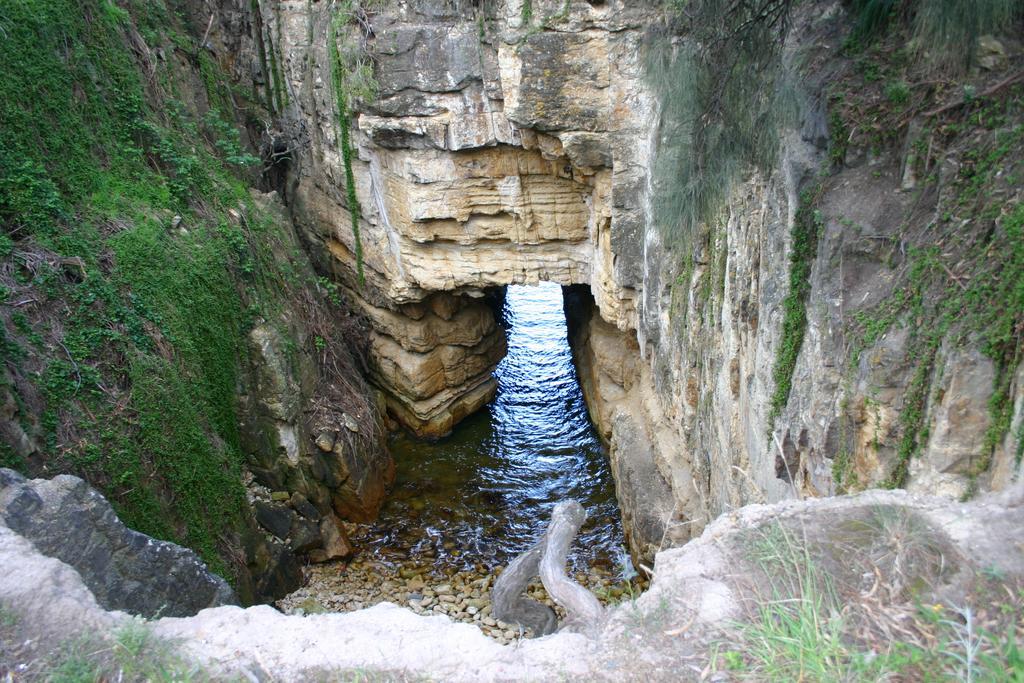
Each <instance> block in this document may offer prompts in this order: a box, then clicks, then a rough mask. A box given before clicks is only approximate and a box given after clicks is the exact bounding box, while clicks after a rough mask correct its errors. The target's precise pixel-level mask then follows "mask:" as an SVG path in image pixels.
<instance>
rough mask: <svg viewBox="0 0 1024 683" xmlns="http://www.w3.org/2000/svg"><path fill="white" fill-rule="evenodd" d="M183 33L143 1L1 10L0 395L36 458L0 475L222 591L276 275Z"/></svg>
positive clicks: (22, 451) (169, 15)
mask: <svg viewBox="0 0 1024 683" xmlns="http://www.w3.org/2000/svg"><path fill="white" fill-rule="evenodd" d="M193 28H194V27H193ZM201 30H202V29H201V28H200V31H201ZM189 35H190V33H189V27H188V20H187V18H186V17H184V16H183V15H179V14H177V13H176V12H174V11H172V9H171V8H170V7H169V6H167V5H165V4H164V3H163V2H159V1H158V2H141V1H140V0H125V1H122V2H116V3H115V2H113V0H74V1H72V0H17V1H16V0H0V36H2V38H3V39H2V40H0V72H2V73H3V78H2V79H0V120H2V122H3V129H2V132H3V135H2V136H0V228H2V229H0V286H2V289H0V323H2V324H0V332H2V335H0V341H2V343H3V348H4V358H3V366H4V367H3V374H2V375H0V382H2V385H0V392H2V394H4V395H7V396H8V397H9V399H10V400H11V401H13V402H14V403H15V404H16V410H15V411H14V415H13V416H12V418H11V422H12V423H13V424H14V425H15V427H11V429H15V428H16V429H18V430H21V431H23V432H24V433H25V434H26V435H27V437H28V439H29V440H30V441H31V443H32V444H34V445H35V446H36V448H32V447H29V446H27V445H26V444H25V443H21V444H20V445H19V444H16V443H9V442H8V443H3V444H2V445H0V449H2V450H0V463H2V464H4V465H12V466H14V467H16V468H18V469H22V470H26V471H28V472H30V473H32V474H37V473H39V474H43V473H50V474H52V473H56V472H64V471H66V472H72V473H75V474H79V475H81V476H83V477H85V478H86V479H87V480H89V481H90V482H91V483H93V484H94V485H96V486H98V487H99V488H100V489H101V490H102V491H103V492H104V494H105V495H107V497H108V498H109V499H110V501H111V502H112V503H113V505H114V506H115V508H116V509H117V511H118V513H119V515H120V516H121V518H122V519H123V521H124V522H125V523H126V524H128V525H129V526H131V527H133V528H135V529H138V530H140V531H142V532H145V533H148V534H151V535H154V536H157V537H160V538H165V539H169V540H174V541H178V542H180V543H183V544H184V545H187V546H190V547H192V548H195V549H196V550H197V551H199V552H200V553H201V554H202V556H203V558H204V559H205V560H206V561H207V562H209V563H210V564H211V566H212V567H213V568H214V569H215V570H216V571H218V572H220V573H224V574H226V575H228V576H232V575H235V574H237V572H238V569H239V567H238V565H237V564H236V562H238V561H241V560H239V559H238V558H239V557H240V556H241V551H240V547H239V544H240V539H239V536H238V532H239V531H240V530H241V529H242V528H243V527H244V524H243V515H244V509H245V503H244V490H243V487H242V483H241V465H242V453H241V450H240V448H241V447H240V443H239V428H238V424H239V419H238V414H237V392H238V389H239V384H240V371H241V369H242V367H243V365H242V364H243V363H244V361H245V358H246V355H247V350H246V348H247V347H246V332H247V330H248V328H249V327H250V326H251V325H252V324H253V322H254V320H256V319H258V317H260V316H261V315H262V314H265V313H267V311H268V310H271V309H274V308H275V307H280V306H282V305H283V303H282V301H281V299H282V297H283V296H284V295H283V293H282V290H283V288H282V287H281V285H280V281H282V280H284V279H286V278H287V277H288V274H287V272H286V269H287V268H288V267H289V266H288V264H286V263H281V264H277V263H274V262H272V260H271V259H270V258H269V256H268V253H267V246H266V245H267V243H269V242H273V241H274V240H275V239H278V240H280V239H282V238H281V237H279V236H276V233H277V232H279V231H280V229H281V228H280V226H278V225H276V224H274V222H273V221H270V220H268V219H267V218H266V216H264V215H263V214H262V213H261V211H260V210H259V209H258V208H257V207H256V206H255V205H254V203H253V201H252V200H251V198H250V195H249V191H248V189H247V183H246V182H245V180H244V178H245V173H246V172H247V171H246V170H245V169H246V167H248V166H251V165H252V164H254V163H255V162H257V161H258V160H257V159H255V158H254V157H252V156H251V155H249V154H247V153H246V152H245V151H244V149H243V147H242V145H241V143H240V139H239V133H238V129H237V128H236V124H235V123H234V122H233V121H232V120H231V119H230V118H226V117H225V115H227V116H228V117H230V116H233V115H234V112H233V111H232V112H221V111H219V110H218V108H217V106H218V104H221V105H222V106H223V105H231V104H232V103H237V102H238V100H239V97H241V96H242V95H240V94H239V93H238V92H236V91H235V90H233V89H232V88H231V87H229V85H227V83H226V81H225V79H224V77H223V76H222V75H221V72H220V70H219V68H218V66H217V65H216V64H215V63H214V62H213V60H212V59H211V58H210V56H209V55H208V54H207V53H206V51H205V50H203V49H202V48H201V47H199V46H198V45H197V43H198V41H197V40H194V39H192V38H190V37H188V36H189ZM158 53H160V54H168V55H174V56H175V57H174V59H162V58H159V57H158V56H157V55H158ZM179 56H180V59H181V61H180V62H179ZM186 103H187V104H186Z"/></svg>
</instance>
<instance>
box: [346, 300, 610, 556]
mask: <svg viewBox="0 0 1024 683" xmlns="http://www.w3.org/2000/svg"><path fill="white" fill-rule="evenodd" d="M503 317H504V320H505V324H506V327H507V329H508V335H509V337H508V341H509V344H508V347H509V348H508V355H507V356H506V357H505V359H504V360H503V361H502V362H501V364H500V365H499V366H498V368H497V370H496V371H495V376H496V377H497V380H498V393H497V397H496V398H495V400H494V401H493V402H492V403H491V404H490V405H489V406H488V407H487V408H485V409H484V410H482V411H480V412H479V413H477V414H476V415H473V416H471V417H469V418H467V419H466V420H465V421H463V422H462V423H460V424H459V425H458V426H457V427H456V429H455V431H454V433H453V434H452V435H451V436H449V437H446V438H444V439H442V440H440V441H437V442H433V443H428V442H423V441H418V440H415V439H412V438H409V437H407V436H404V435H401V436H397V437H395V439H394V440H393V442H392V444H391V450H392V453H393V455H394V457H395V461H396V463H397V466H398V473H397V479H396V482H395V487H394V491H393V493H392V495H391V496H390V498H389V499H388V502H387V503H385V506H384V508H383V510H382V511H381V515H380V518H379V520H378V522H377V523H375V524H374V525H372V527H371V528H369V529H367V530H366V531H367V533H366V534H365V536H363V537H362V538H361V539H359V545H360V546H362V551H363V553H369V554H371V555H373V556H375V557H376V559H378V560H381V561H385V562H392V563H396V562H406V561H408V560H422V561H423V562H424V563H428V564H432V565H433V566H434V568H443V567H451V568H455V569H458V570H468V569H472V568H474V567H475V568H477V569H478V570H480V569H489V568H492V567H494V566H496V565H504V564H507V563H508V562H509V561H510V560H511V559H512V558H513V557H515V556H516V555H517V554H519V553H520V552H522V551H524V550H525V549H526V548H528V547H529V546H530V545H531V544H532V543H533V542H534V541H536V540H537V539H538V538H539V536H540V534H541V533H542V531H543V529H544V526H545V525H546V524H547V521H548V519H549V517H550V512H551V509H552V507H553V506H554V505H555V504H556V503H557V502H559V501H561V500H565V499H568V498H575V499H576V500H578V501H579V502H580V503H582V504H583V506H584V508H585V509H586V511H587V514H588V515H589V519H588V521H587V523H586V524H585V525H584V527H583V529H582V531H581V532H580V536H579V537H578V539H577V541H576V543H575V548H576V550H575V551H574V553H573V555H572V561H573V565H574V566H575V567H576V568H578V569H583V568H585V567H589V566H598V567H603V568H605V569H608V568H611V567H613V566H614V565H615V564H616V563H617V562H618V558H619V557H620V556H621V548H622V544H623V536H622V528H621V523H620V519H619V511H618V506H617V504H616V501H615V490H614V485H613V482H612V477H611V473H610V471H609V466H608V457H607V453H606V451H605V448H604V446H603V445H602V444H601V442H600V440H599V439H598V436H597V434H596V432H595V431H594V428H593V426H592V425H591V423H590V419H589V417H588V415H587V409H586V406H585V405H584V402H583V395H582V392H581V391H580V387H579V383H578V382H577V380H576V370H575V367H574V366H573V362H572V353H571V351H570V349H569V344H568V340H567V338H566V324H565V315H564V313H563V310H562V291H561V287H559V286H558V285H554V284H549V283H546V284H542V285H539V286H533V287H525V286H513V287H509V288H508V292H507V296H506V299H505V307H504V311H503Z"/></svg>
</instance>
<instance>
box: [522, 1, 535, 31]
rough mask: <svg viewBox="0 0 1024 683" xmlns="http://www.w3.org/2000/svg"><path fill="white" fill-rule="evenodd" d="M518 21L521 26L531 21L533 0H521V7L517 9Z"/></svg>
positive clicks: (528, 24) (527, 25) (527, 24)
mask: <svg viewBox="0 0 1024 683" xmlns="http://www.w3.org/2000/svg"><path fill="white" fill-rule="evenodd" d="M519 21H520V23H521V24H522V26H523V28H527V27H529V26H530V24H532V23H533V0H523V7H522V9H520V10H519Z"/></svg>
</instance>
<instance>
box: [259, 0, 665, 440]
mask: <svg viewBox="0 0 1024 683" xmlns="http://www.w3.org/2000/svg"><path fill="white" fill-rule="evenodd" d="M553 5H554V3H552V6H553ZM559 7H560V6H559ZM588 7H589V6H588ZM576 9H577V10H582V6H580V7H578V8H576ZM557 10H558V8H555V9H554V10H553V11H551V12H550V14H551V15H552V16H554V15H555V14H557ZM494 11H495V14H487V13H485V12H484V10H483V9H473V8H470V9H459V8H458V7H456V8H454V9H453V8H451V7H449V6H447V5H442V4H440V3H414V4H412V5H410V6H402V7H401V8H397V7H396V8H394V9H393V10H388V11H385V12H384V13H382V14H380V15H376V16H373V17H372V18H370V20H371V21H372V26H373V33H372V35H369V36H362V37H360V36H358V35H355V34H356V33H357V31H356V30H355V29H353V31H352V34H350V35H347V36H342V37H341V38H340V41H341V42H342V43H344V42H345V41H357V40H361V39H362V40H366V42H367V50H368V51H369V52H371V53H372V54H373V55H374V58H375V61H376V68H375V76H376V79H377V82H378V84H379V90H378V93H377V97H376V98H375V100H374V101H372V102H367V103H365V105H364V107H363V111H361V112H360V114H359V116H358V119H357V126H356V129H355V130H354V131H353V133H354V141H355V146H356V152H357V154H356V156H357V158H355V159H353V163H354V171H355V180H356V190H357V195H358V200H359V205H360V208H361V222H360V230H361V247H362V253H363V260H364V264H365V269H366V284H365V286H363V287H359V286H357V284H356V282H355V277H354V260H355V259H354V253H355V242H354V236H353V234H352V230H351V227H350V221H351V216H350V213H349V207H348V206H347V201H346V200H345V198H344V196H343V195H344V192H343V191H342V187H343V183H344V179H345V174H344V170H343V164H342V159H341V155H340V154H339V151H338V150H339V143H338V139H337V130H336V126H335V122H334V120H333V116H334V113H333V100H332V94H331V92H330V90H331V89H330V88H329V87H326V86H327V84H329V83H330V82H331V74H330V72H329V69H328V67H327V64H328V61H327V54H326V53H327V49H326V37H327V34H328V31H327V24H328V22H329V20H330V16H329V15H330V8H329V7H327V6H308V7H306V6H303V7H297V6H293V7H288V8H286V9H285V10H284V11H283V12H282V13H281V15H280V26H281V27H282V28H281V33H280V36H279V37H278V44H280V45H281V46H282V49H283V59H282V65H283V67H284V72H285V77H286V80H287V85H288V89H289V92H290V93H291V94H292V97H293V100H294V101H295V103H296V104H295V112H294V114H295V116H296V117H298V118H299V119H300V120H301V122H302V125H303V126H305V127H306V129H307V130H308V131H309V133H308V136H307V137H304V138H303V140H302V143H303V144H304V145H306V148H305V150H304V153H303V159H302V163H301V164H299V165H297V167H296V169H297V170H296V172H295V174H294V176H293V178H292V186H291V189H290V191H289V194H290V195H291V196H293V197H294V201H293V208H294V210H295V213H296V216H297V217H298V218H299V223H300V224H301V225H302V226H303V228H304V230H305V232H306V235H307V237H308V239H309V241H310V243H311V244H312V245H313V249H314V251H315V252H318V254H319V259H320V263H321V265H322V266H323V267H324V268H325V269H327V270H329V271H331V272H333V273H335V275H336V276H337V277H338V278H339V279H340V280H342V281H344V282H346V283H347V285H348V287H349V289H348V292H349V294H350V295H351V297H352V298H353V299H354V300H356V301H358V302H359V305H360V307H361V308H362V309H363V312H364V313H366V314H367V316H368V317H369V318H370V320H371V321H372V323H373V326H374V339H373V344H372V348H371V356H372V366H373V367H372V377H373V379H374V382H375V383H376V384H377V386H379V387H380V388H381V389H382V390H383V391H384V393H385V395H386V397H387V403H388V407H389V411H390V412H391V414H392V415H393V416H394V417H395V418H397V419H398V420H399V421H400V422H402V423H403V424H404V425H405V426H406V427H408V428H410V429H411V430H412V431H414V432H415V433H417V434H419V435H422V436H441V435H444V434H446V433H448V432H449V431H450V430H451V428H452V426H453V425H454V424H455V423H456V422H458V420H460V419H461V418H462V417H464V416H466V415H468V414H470V413H471V412H473V411H474V410H476V409H478V408H479V407H481V406H482V405H484V404H485V403H486V402H487V401H489V400H490V398H491V397H492V396H493V393H494V390H495V383H494V380H493V379H492V378H491V377H490V375H491V371H492V370H493V368H494V367H495V366H496V365H497V363H498V361H499V360H500V359H501V357H502V356H503V355H504V340H503V338H502V333H501V331H500V330H499V329H498V327H497V325H496V324H495V321H494V316H493V313H492V311H491V309H490V308H488V307H487V305H486V304H485V303H484V302H482V301H480V300H479V299H480V297H481V295H483V294H484V293H485V292H487V291H489V290H491V289H493V288H495V287H501V286H504V285H508V284H523V283H537V282H540V281H554V282H558V283H561V284H564V285H569V284H576V283H585V284H588V285H590V286H591V287H592V288H593V290H594V292H595V296H596V297H597V298H598V299H599V300H600V301H601V303H602V315H604V316H606V317H607V319H609V320H611V321H613V322H614V324H616V325H617V326H619V327H621V328H627V327H629V326H631V325H632V318H633V314H634V313H633V307H632V300H633V296H634V293H633V284H634V283H635V281H636V280H635V277H634V276H633V274H630V275H626V276H624V275H621V274H620V275H619V276H618V277H616V268H619V269H620V270H621V269H622V266H626V265H629V262H628V261H626V260H622V261H619V262H617V261H616V259H615V256H614V254H613V252H612V242H613V241H614V239H615V237H616V236H613V235H612V234H611V227H610V226H611V225H612V223H613V222H616V223H617V224H619V225H621V226H622V229H621V232H620V233H619V234H618V235H617V236H618V237H623V236H624V235H625V230H626V229H627V228H628V227H630V226H632V228H631V229H634V230H637V229H638V228H639V218H638V216H639V213H640V209H641V207H640V196H639V189H638V188H639V187H640V186H641V185H642V182H643V174H642V167H643V163H644V162H643V159H642V154H643V150H642V149H641V148H640V147H638V146H637V145H636V141H637V139H641V138H642V137H643V135H644V130H645V125H646V124H645V121H644V118H645V117H646V116H648V115H649V113H650V107H649V104H648V103H647V102H646V100H645V99H644V92H643V90H642V88H640V87H639V84H638V81H637V78H636V74H637V73H638V71H639V61H638V60H639V51H638V46H639V39H640V36H639V32H638V31H635V30H631V29H636V28H638V27H639V26H640V25H641V22H642V18H643V17H644V13H643V12H642V11H639V10H635V9H626V8H623V7H621V6H618V5H607V6H595V7H592V8H589V9H588V10H587V11H586V12H585V13H583V14H580V13H579V12H578V11H573V12H570V13H565V14H563V15H562V16H561V18H559V19H557V21H560V22H562V23H563V24H564V25H565V27H566V28H567V29H568V28H571V29H572V30H567V31H564V32H546V31H541V32H538V31H537V30H536V27H529V26H522V25H520V24H521V14H520V9H518V8H515V7H512V6H501V5H499V6H497V7H496V8H494ZM269 18H270V17H267V19H269ZM552 21H556V20H555V19H552ZM311 39H312V40H311ZM632 265H635V264H632ZM630 267H632V266H630ZM634 270H635V268H634ZM622 273H626V271H625V270H623V271H622Z"/></svg>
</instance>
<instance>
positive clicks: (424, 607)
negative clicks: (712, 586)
mask: <svg viewBox="0 0 1024 683" xmlns="http://www.w3.org/2000/svg"><path fill="white" fill-rule="evenodd" d="M271 494H272V492H270V491H266V492H265V497H267V498H269V497H270V495H271ZM353 526H354V525H353ZM360 528H361V527H356V528H354V529H348V531H349V537H350V538H351V539H352V540H353V541H354V543H355V545H356V547H366V545H368V544H366V540H368V539H360V538H359V533H358V532H359V529H360ZM361 540H363V542H362V543H361V542H360V541H361ZM392 551H393V552H392ZM434 556H435V554H434V553H433V552H432V551H431V549H430V548H426V549H425V550H424V551H423V552H415V551H413V550H412V549H404V550H403V549H402V548H386V549H379V550H377V551H376V553H375V554H374V555H369V554H366V555H362V556H359V557H357V558H356V559H354V560H352V561H350V562H347V563H346V562H343V561H337V562H324V563H322V564H314V565H310V566H308V567H306V568H305V569H304V572H305V576H306V585H305V586H303V587H302V588H300V589H299V590H297V591H295V592H294V593H291V594H290V595H287V596H285V597H284V598H282V599H281V600H279V601H278V602H277V603H276V606H277V607H278V609H280V610H281V611H283V612H285V613H287V614H311V613H317V612H351V611H355V610H357V609H363V608H364V607H370V606H373V605H375V604H378V603H381V602H390V603H393V604H396V605H405V606H407V608H408V609H411V610H412V611H413V612H415V613H417V614H446V615H448V617H449V618H450V619H453V620H456V621H461V622H464V623H468V624H473V625H475V626H476V627H477V628H479V629H480V630H481V631H482V632H483V633H484V634H485V635H487V636H488V637H490V638H493V639H494V640H496V641H497V642H499V643H503V644H510V643H514V642H516V641H517V640H518V639H519V638H520V632H519V627H518V626H515V625H513V624H507V623H505V622H503V621H499V620H497V619H495V618H494V616H493V614H492V606H491V600H490V598H491V588H492V585H493V582H494V578H495V577H496V576H498V575H500V573H501V567H495V568H493V569H490V570H489V569H488V568H487V567H486V566H484V565H483V564H477V565H476V566H475V567H474V568H472V569H460V568H458V567H456V566H451V565H449V566H438V565H442V562H441V561H437V563H436V565H435V561H434V560H433V559H431V558H432V557H434ZM575 578H577V579H583V580H582V581H581V583H582V584H583V585H584V586H586V587H587V588H589V589H590V590H591V591H593V592H594V593H595V594H596V595H597V596H598V599H599V600H600V601H601V602H602V603H605V604H606V603H607V602H609V601H613V602H614V601H617V598H618V597H622V596H626V597H628V595H629V591H628V590H624V588H623V584H621V583H617V582H616V581H615V579H614V577H613V576H612V575H611V573H610V572H608V571H605V570H602V569H600V568H595V569H592V570H591V571H589V572H588V573H578V574H577V575H576V577H575ZM642 588H646V585H642V586H641V589H642ZM636 590H637V589H636V588H634V591H636ZM527 593H528V594H529V595H530V596H531V597H533V598H534V599H536V600H540V601H541V602H544V603H545V604H548V605H551V606H552V607H554V609H555V611H556V612H557V613H558V615H559V617H560V618H561V617H564V612H563V611H562V609H561V608H560V607H557V606H555V603H554V602H553V601H552V600H551V598H550V596H548V594H547V591H545V590H544V586H543V585H542V584H541V583H540V582H539V581H534V582H533V583H532V584H530V586H529V587H528V590H527ZM622 599H625V597H622ZM523 635H524V636H529V635H531V633H530V632H529V631H527V632H526V633H525V634H523Z"/></svg>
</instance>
